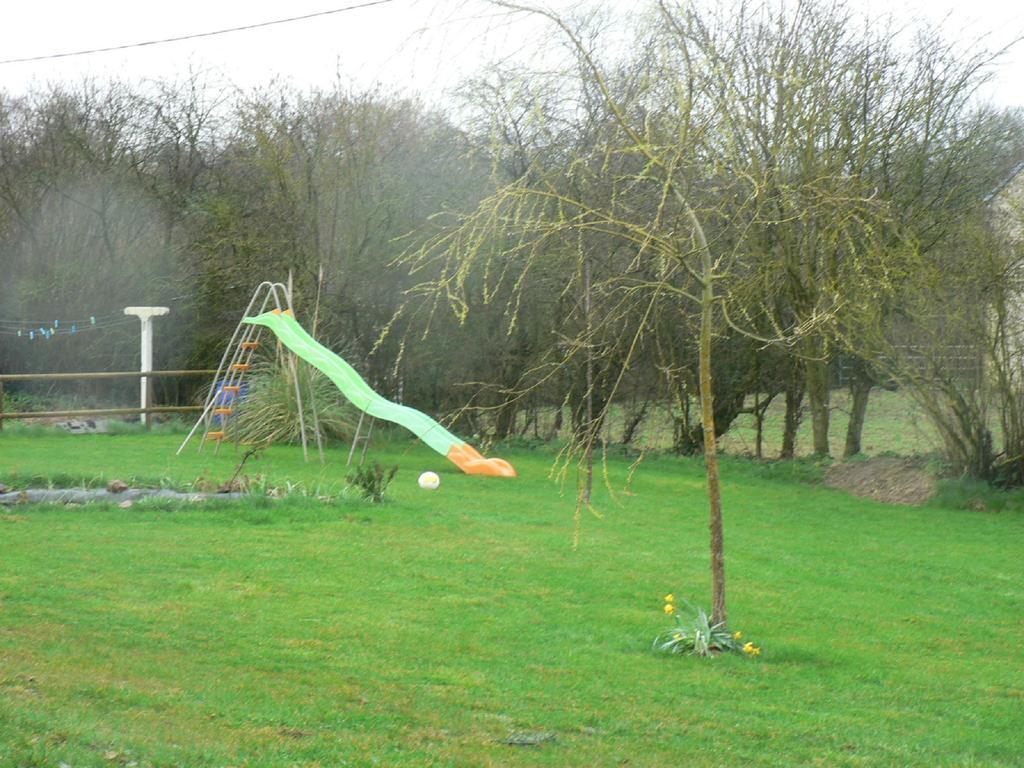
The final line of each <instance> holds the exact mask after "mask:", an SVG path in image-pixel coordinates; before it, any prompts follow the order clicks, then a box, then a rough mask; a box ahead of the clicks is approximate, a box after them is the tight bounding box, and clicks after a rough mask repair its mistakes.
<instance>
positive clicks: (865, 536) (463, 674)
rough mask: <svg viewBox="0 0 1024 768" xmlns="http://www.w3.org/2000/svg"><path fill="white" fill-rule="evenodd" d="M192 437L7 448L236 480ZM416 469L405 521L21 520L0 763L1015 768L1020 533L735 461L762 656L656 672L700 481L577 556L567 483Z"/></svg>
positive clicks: (598, 531)
mask: <svg viewBox="0 0 1024 768" xmlns="http://www.w3.org/2000/svg"><path fill="white" fill-rule="evenodd" d="M179 439H180V438H179V437H177V436H173V435H161V434H153V435H142V434H139V435H117V436H74V437H72V436H57V435H54V436H29V435H24V434H21V435H19V434H18V433H16V432H10V433H6V434H5V435H3V436H0V480H2V481H4V482H7V483H8V484H10V483H12V482H14V483H18V484H23V483H24V482H25V481H26V479H27V478H29V477H32V476H49V477H58V476H61V477H65V478H79V479H92V480H94V481H97V482H98V480H97V479H98V478H105V479H110V478H113V477H122V478H125V479H130V478H131V477H133V476H134V477H137V478H141V479H144V480H147V481H161V480H162V481H164V482H167V483H169V484H184V483H189V482H191V481H192V480H194V479H195V478H196V477H198V476H205V477H208V478H212V479H224V478H225V477H226V476H227V475H229V474H230V472H231V470H232V467H233V466H234V462H235V457H234V455H233V454H232V453H231V451H225V452H224V453H222V455H220V456H213V455H212V454H209V453H204V454H202V455H199V454H196V453H194V452H192V451H190V452H189V453H188V455H187V456H185V457H182V458H180V459H176V458H174V457H173V451H174V448H175V447H176V444H177V441H178V440H179ZM406 445H407V444H395V445H393V446H391V447H390V448H381V447H379V446H374V447H373V448H372V454H373V455H374V457H375V458H380V459H381V460H383V461H388V462H391V461H395V462H397V463H399V464H400V466H401V470H400V471H399V474H398V477H397V479H396V481H395V484H394V486H393V494H392V500H391V501H390V502H389V503H387V504H384V505H376V506H375V505H369V504H365V503H361V502H357V501H354V500H346V499H335V500H333V501H331V502H326V501H320V500H317V499H316V498H290V499H287V500H284V501H276V502H275V501H269V500H254V501H252V502H246V503H242V504H237V505H233V506H230V505H227V504H220V505H217V504H206V505H202V504H196V505H187V506H182V505H171V504H167V503H159V504H157V503H150V504H147V503H139V504H137V505H136V506H135V507H133V508H131V509H119V508H117V507H113V506H109V505H108V506H85V507H77V508H59V507H34V508H28V507H18V508H12V509H8V510H7V511H6V512H4V511H2V510H0V765H2V766H59V765H62V764H64V765H67V766H72V767H73V768H82V767H83V766H114V765H137V766H148V765H152V766H189V767H191V766H242V765H244V766H252V767H255V766H268V767H269V766H274V767H275V768H277V767H278V766H324V767H325V768H326V767H327V766H340V765H353V766H364V765H366V766H369V765H380V766H425V765H438V766H448V765H452V766H455V765H458V766H477V765H494V766H517V765H523V766H533V765H551V766H592V765H593V766H605V765H609V766H611V765H630V766H675V765H730V766H732V765H755V766H760V765H783V766H792V765H822V766H875V765H879V766H890V765H921V766H936V765H949V766H952V765H972V766H994V765H1001V766H1011V765H1021V764H1022V762H1024V735H1022V734H1024V664H1022V663H1021V661H1022V652H1021V645H1022V643H1021V636H1022V630H1024V584H1022V580H1021V575H1022V573H1021V572H1022V562H1024V557H1022V556H1024V515H1021V514H1019V513H1002V514H991V513H977V512H974V513H972V512H967V511H960V510H951V509H943V508H938V507H929V508H919V509H915V508H900V507H889V506H885V505H882V504H877V503H873V502H869V501H865V500H861V499H855V498H852V497H848V496H845V495H843V494H841V493H839V492H835V491H830V490H827V489H824V488H818V487H810V486H804V485H798V484H796V483H793V482H786V481H781V480H777V479H772V478H770V477H768V476H766V474H765V472H764V471H763V470H762V469H759V468H758V467H757V466H755V465H751V464H747V463H744V462H741V461H735V460H733V461H727V462H726V464H725V468H724V471H725V488H724V493H725V504H726V509H725V514H726V544H727V552H728V555H727V565H728V572H729V579H730V581H729V589H730V594H729V600H730V610H731V614H730V618H731V624H732V625H733V627H734V628H736V629H742V630H743V631H744V632H745V633H746V635H747V636H748V637H749V638H751V639H753V640H754V641H755V642H757V643H758V644H759V645H761V646H762V647H763V648H764V654H763V655H762V656H761V657H760V658H758V659H756V660H754V659H745V658H740V657H721V658H717V659H713V660H703V659H695V658H688V657H665V656H659V655H656V654H654V653H653V652H652V651H651V649H650V644H651V640H652V638H653V636H654V635H655V634H656V633H657V632H659V631H660V630H662V629H664V628H665V627H666V620H665V618H664V616H663V615H662V612H661V605H662V603H661V597H662V595H664V594H665V593H666V592H669V591H673V592H675V593H676V594H677V595H683V596H687V597H691V598H695V599H697V600H698V601H699V602H701V603H704V604H707V602H708V600H707V595H708V591H709V586H708V584H709V578H708V573H707V572H708V568H707V533H706V531H707V526H706V506H705V502H704V499H703V495H702V493H703V491H702V475H701V473H702V468H701V465H700V463H699V462H697V461H693V460H674V459H667V458H665V459H655V460H651V461H650V462H648V463H646V464H645V465H644V466H643V467H642V468H641V470H640V471H639V473H638V474H637V476H636V479H635V483H634V485H633V487H632V488H631V494H621V495H619V496H618V498H617V501H613V500H611V499H609V498H608V496H607V493H606V492H605V491H604V490H603V489H602V490H601V492H600V493H599V495H598V498H597V500H598V509H599V511H600V512H601V513H602V517H601V518H600V519H598V518H595V517H591V516H587V517H586V518H585V519H584V520H583V525H582V538H581V541H580V546H579V548H578V549H576V550H575V551H574V550H573V548H572V541H573V530H574V523H573V503H572V498H571V493H570V494H567V495H565V496H562V495H560V494H559V489H558V487H557V486H554V485H552V484H551V483H550V481H548V480H547V472H548V469H549V466H550V456H549V455H546V454H543V453H536V454H531V453H514V454H512V455H511V456H508V458H510V459H511V460H512V461H513V462H514V463H515V464H516V465H517V467H518V468H519V470H520V472H521V475H522V477H521V478H520V479H519V480H515V481H502V480H494V479H488V478H474V477H467V476H463V475H460V474H458V473H457V471H455V470H454V468H452V469H449V468H448V467H447V466H445V464H446V462H444V461H442V460H440V459H439V458H438V457H437V456H436V455H434V454H431V453H429V452H428V451H425V450H423V449H422V448H407V447H406ZM343 464H344V451H343V449H340V448H339V449H332V450H331V451H330V455H329V464H328V466H327V467H326V469H321V468H320V466H319V465H318V464H309V465H306V464H303V463H302V461H301V456H300V452H299V451H298V450H297V449H294V448H277V449H273V450H271V451H269V452H268V453H267V454H266V455H265V456H263V457H262V458H260V459H258V460H254V461H253V462H251V466H248V467H247V468H246V472H247V473H249V474H254V473H263V474H264V475H265V476H266V482H267V483H268V484H269V485H274V484H284V483H285V482H300V483H303V484H305V485H307V486H308V487H312V488H315V489H316V490H317V491H318V492H319V493H320V494H322V495H331V494H336V493H337V492H338V491H339V489H340V488H341V487H342V486H343V480H342V478H343V475H344V467H343ZM425 469H435V470H438V471H440V472H441V475H442V485H441V488H440V489H439V490H438V491H436V492H425V491H421V490H419V489H418V488H417V487H416V483H415V479H416V476H417V475H418V473H419V472H420V471H422V470H425ZM626 469H627V466H626V464H625V462H617V461H612V462H611V463H610V472H611V477H612V480H613V481H614V482H615V483H617V484H621V482H622V479H623V478H624V476H625V474H626ZM517 732H528V733H553V734H555V740H554V741H549V742H546V743H544V744H542V745H541V746H535V747H524V746H510V745H507V744H505V743H503V742H504V741H505V740H506V739H507V738H508V737H509V735H510V734H512V733H517Z"/></svg>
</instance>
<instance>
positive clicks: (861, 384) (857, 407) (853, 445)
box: [843, 365, 872, 458]
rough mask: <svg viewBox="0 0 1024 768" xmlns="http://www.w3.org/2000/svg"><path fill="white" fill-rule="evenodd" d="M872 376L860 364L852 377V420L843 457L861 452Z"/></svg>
mask: <svg viewBox="0 0 1024 768" xmlns="http://www.w3.org/2000/svg"><path fill="white" fill-rule="evenodd" d="M871 386H872V382H871V378H870V377H869V376H868V375H867V372H866V371H864V370H862V366H860V365H858V366H857V369H856V370H855V371H854V374H853V377H852V378H851V379H850V422H849V424H847V425H846V446H845V448H843V458H849V457H850V456H856V455H857V454H858V453H860V450H861V448H860V443H861V436H862V435H863V433H864V418H865V416H867V412H868V398H869V396H870V395H871Z"/></svg>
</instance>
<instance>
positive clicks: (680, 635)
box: [672, 632, 683, 640]
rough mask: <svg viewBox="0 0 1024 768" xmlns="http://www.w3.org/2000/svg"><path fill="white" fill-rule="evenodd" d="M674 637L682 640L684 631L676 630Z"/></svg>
mask: <svg viewBox="0 0 1024 768" xmlns="http://www.w3.org/2000/svg"><path fill="white" fill-rule="evenodd" d="M672 639H673V640H682V639H683V633H682V632H676V633H675V634H674V635H672Z"/></svg>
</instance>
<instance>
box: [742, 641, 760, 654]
mask: <svg viewBox="0 0 1024 768" xmlns="http://www.w3.org/2000/svg"><path fill="white" fill-rule="evenodd" d="M743 652H744V653H745V654H747V655H748V656H760V655H761V649H760V648H758V647H757V646H756V645H754V644H753V643H746V644H745V645H744V646H743Z"/></svg>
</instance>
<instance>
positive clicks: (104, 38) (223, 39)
mask: <svg viewBox="0 0 1024 768" xmlns="http://www.w3.org/2000/svg"><path fill="white" fill-rule="evenodd" d="M355 2H358V0H288V1H287V2H284V1H283V0H245V2H238V1H237V0H226V1H224V0H222V1H219V2H218V1H217V0H174V2H166V3H151V2H140V0H94V1H93V2H88V3H86V2H81V0H73V1H72V0H51V1H49V2H48V1H46V0H42V1H40V0H37V1H36V2H16V3H15V2H9V3H4V9H3V11H4V12H3V24H2V26H0V59H3V60H6V59H12V58H19V57H26V56H37V55H44V54H50V53H61V52H65V51H74V50H79V49H84V48H101V47H106V46H113V45H121V44H126V43H134V42H142V41H147V40H152V39H156V38H163V37H174V36H178V35H186V34H192V33H199V32H208V31H212V30H216V29H220V28H224V27H231V26H240V25H244V24H252V23H258V22H263V21H269V20H272V19H277V18H283V17H287V16H297V15H301V14H304V13H313V12H316V11H322V10H327V9H331V8H338V7H342V6H345V5H350V4H353V3H355ZM851 2H852V3H853V4H854V6H855V7H862V8H864V10H865V11H866V12H868V13H875V14H877V13H890V12H892V13H895V14H896V15H897V18H898V19H900V20H907V21H909V20H911V19H913V18H915V17H917V18H922V19H926V20H929V21H932V22H935V23H941V24H942V26H943V29H944V30H945V31H946V33H947V35H949V36H950V37H952V38H955V39H960V40H962V41H964V42H968V41H972V40H975V39H977V38H979V37H981V36H983V35H986V34H988V35H990V37H988V38H987V44H988V46H989V47H999V46H1002V45H1006V44H1007V43H1009V42H1010V41H1011V40H1013V39H1014V38H1016V37H1019V36H1021V35H1022V34H1024V0H969V1H967V0H932V2H928V0H909V2H906V3H903V4H902V5H901V6H900V7H899V8H896V7H895V6H896V3H894V2H892V0H851ZM547 4H548V5H549V6H551V7H554V8H557V9H560V10H567V9H570V8H572V7H574V6H581V7H582V8H583V9H591V8H598V7H603V8H606V9H612V10H614V11H615V12H616V13H625V14H628V13H629V12H630V11H631V10H633V9H634V8H637V9H639V8H642V7H645V6H646V3H642V2H639V1H637V2H632V1H631V0H547ZM544 32H545V27H544V26H543V25H542V24H541V23H539V20H537V19H530V18H524V17H522V16H509V15H507V14H504V13H502V12H501V11H499V10H498V9H495V8H494V7H493V6H489V5H488V4H487V3H486V2H484V0H393V2H391V3H389V4H386V5H381V6H375V7H370V8H364V9H359V10H353V11H349V12H346V13H341V14H337V15H334V16H327V17H323V18H319V19H314V20H310V21H299V22H294V23H291V24H286V25H279V26H273V27H268V28H264V29H258V30H251V31H245V32H236V33H231V34H226V35H220V36H217V37H211V38H206V39H200V40H190V41H185V42H177V43H169V44H166V45H159V46H151V47H146V48H136V49H131V50H127V51H117V52H112V53H100V54H93V55H89V56H80V57H75V58H67V59H57V60H52V61H42V62H32V63H25V64H6V65H0V89H3V90H6V91H7V92H8V93H14V94H18V93H22V92H24V91H25V90H26V89H28V88H29V87H30V86H31V84H32V83H45V82H49V81H61V80H77V79H80V78H81V77H83V76H85V75H91V76H98V77H101V78H102V77H108V76H112V75H114V76H118V77H121V78H125V79H128V80H146V79H166V78H171V79H173V78H176V77H182V76H184V75H186V74H187V73H188V71H189V70H190V68H191V69H192V70H198V71H208V72H210V73H212V74H213V75H214V76H216V77H223V78H224V79H225V80H226V81H228V82H230V83H232V84H235V85H239V86H242V87H250V86H254V85H258V84H261V83H266V82H267V81H269V80H270V79H271V78H273V77H275V76H277V77H282V78H284V79H286V80H288V81H290V82H291V83H293V84H294V85H295V86H297V87H299V88H305V87H307V86H316V85H325V84H327V83H329V82H330V81H331V80H332V79H333V78H334V76H335V73H336V72H340V73H341V75H342V77H343V79H345V80H347V81H351V82H352V83H353V84H355V85H358V86H367V85H371V84H373V83H375V82H380V83H382V84H383V85H385V86H387V87H388V88H390V89H395V88H397V89H402V90H407V91H420V92H423V93H425V94H426V95H427V96H429V97H435V98H436V97H438V96H440V95H441V94H442V93H443V91H444V90H445V89H446V88H450V87H451V86H453V85H455V84H456V83H457V82H458V81H459V80H460V79H461V78H463V77H465V76H467V75H470V74H473V73H474V72H476V71H477V70H478V69H479V68H480V67H481V66H482V65H484V64H485V63H486V62H487V61H491V60H494V59H496V58H507V57H511V58H515V57H516V56H523V55H531V54H532V55H536V49H535V47H534V44H535V43H536V42H537V41H538V40H539V39H540V38H541V37H542V36H543V34H544ZM987 95H988V97H989V98H991V99H992V100H993V101H994V102H995V103H997V104H999V105H1002V106H1024V44H1019V45H1017V46H1016V47H1015V48H1014V49H1013V50H1011V51H1010V53H1009V54H1008V55H1007V56H1006V57H1005V59H1004V60H1003V63H1002V65H1001V66H1000V68H999V70H998V74H997V77H996V79H995V82H994V84H993V86H992V88H991V90H990V92H989V93H988V94H987Z"/></svg>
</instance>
